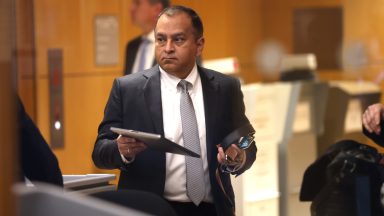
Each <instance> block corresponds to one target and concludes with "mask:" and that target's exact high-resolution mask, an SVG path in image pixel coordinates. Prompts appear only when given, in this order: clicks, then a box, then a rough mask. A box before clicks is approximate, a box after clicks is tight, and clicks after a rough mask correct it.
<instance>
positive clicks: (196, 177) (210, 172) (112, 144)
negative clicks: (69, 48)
mask: <svg viewBox="0 0 384 216" xmlns="http://www.w3.org/2000/svg"><path fill="white" fill-rule="evenodd" d="M155 41H156V42H155V53H156V61H157V62H158V64H159V65H156V66H154V67H152V68H150V69H148V70H145V71H143V72H139V73H134V74H131V75H127V76H123V77H120V78H117V79H115V81H114V83H113V87H112V90H111V93H110V96H109V99H108V102H107V105H106V108H105V110H104V118H103V120H102V122H101V123H100V125H99V128H98V136H97V139H96V142H95V146H94V149H93V153H92V159H93V161H94V163H95V165H96V166H97V167H99V168H102V169H116V168H118V169H120V178H119V183H118V188H119V189H133V190H143V191H148V192H152V193H155V194H157V195H159V196H162V197H164V198H165V199H166V200H167V201H168V202H169V203H170V205H171V206H172V207H173V208H174V209H175V211H176V212H177V213H178V215H182V216H189V215H209V216H213V215H220V216H227V215H228V216H230V215H234V212H235V202H234V191H233V188H232V184H231V178H230V174H234V175H240V174H242V173H243V172H244V171H245V170H247V169H249V168H250V167H251V166H252V164H253V162H254V161H255V159H256V150H257V149H256V145H255V143H254V142H253V141H251V142H249V146H248V148H244V149H240V148H239V147H237V145H236V144H232V145H231V144H229V147H228V148H226V149H223V148H222V147H221V145H220V144H221V142H222V141H223V140H224V138H225V137H226V136H227V135H228V134H230V133H231V132H232V131H234V130H236V129H237V128H240V127H242V126H243V125H249V120H248V119H247V117H246V116H245V106H244V102H243V94H242V92H241V88H240V82H239V80H238V79H237V78H234V77H230V76H227V75H224V74H222V73H219V72H216V71H213V70H209V69H205V68H202V67H200V66H198V65H197V64H196V60H197V58H198V57H199V56H200V55H201V53H202V51H203V48H204V43H205V39H204V36H203V24H202V21H201V19H200V17H199V16H198V15H197V14H196V12H195V11H194V10H192V9H190V8H187V7H183V6H172V7H168V8H166V9H165V10H164V11H163V12H162V13H160V15H159V18H158V21H157V24H156V27H155ZM111 127H118V128H125V129H132V130H138V131H144V132H149V133H156V134H161V135H162V136H164V137H165V138H167V139H169V140H171V141H173V142H175V143H178V144H179V145H181V146H184V147H186V148H188V149H190V150H192V151H194V152H196V153H198V154H199V155H201V157H200V158H193V157H189V156H184V155H178V154H171V153H165V152H160V151H155V150H152V149H150V148H147V147H146V145H145V144H144V143H142V142H140V141H138V140H136V139H134V138H131V137H125V136H118V135H117V134H115V133H113V132H111V131H110V128H111ZM228 152H230V154H229V153H228ZM227 153H228V155H229V157H230V159H228V155H227ZM228 161H236V162H237V164H238V165H239V166H236V169H232V170H228V169H225V170H222V169H218V167H220V166H221V165H225V164H227V163H228Z"/></svg>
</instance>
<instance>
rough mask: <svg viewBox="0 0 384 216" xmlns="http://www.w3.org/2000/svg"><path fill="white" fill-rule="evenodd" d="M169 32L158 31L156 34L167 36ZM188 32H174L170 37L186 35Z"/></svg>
mask: <svg viewBox="0 0 384 216" xmlns="http://www.w3.org/2000/svg"><path fill="white" fill-rule="evenodd" d="M166 35H167V34H165V33H161V32H157V33H156V36H161V37H164V36H166ZM185 35H186V34H185V33H184V32H178V33H174V34H171V35H170V37H179V36H185Z"/></svg>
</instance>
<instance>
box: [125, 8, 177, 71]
mask: <svg viewBox="0 0 384 216" xmlns="http://www.w3.org/2000/svg"><path fill="white" fill-rule="evenodd" d="M169 4H170V1H169V0H132V1H131V10H130V14H131V21H132V24H133V25H135V26H137V27H139V28H140V29H141V32H142V33H141V35H140V36H138V37H136V38H134V39H132V40H131V41H129V42H128V44H127V46H126V49H125V66H124V74H131V73H135V72H138V71H141V70H144V69H148V68H150V67H152V66H154V65H155V54H154V43H155V39H154V33H153V28H154V27H155V25H156V20H157V16H158V15H159V13H160V12H161V11H162V10H163V9H164V8H166V7H168V6H169Z"/></svg>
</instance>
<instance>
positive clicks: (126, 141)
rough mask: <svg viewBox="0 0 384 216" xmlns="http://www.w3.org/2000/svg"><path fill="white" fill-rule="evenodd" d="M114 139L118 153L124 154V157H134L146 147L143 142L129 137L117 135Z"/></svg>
mask: <svg viewBox="0 0 384 216" xmlns="http://www.w3.org/2000/svg"><path fill="white" fill-rule="evenodd" d="M116 141H117V147H118V149H119V152H120V154H122V155H124V157H126V158H134V157H135V156H136V155H137V154H138V153H140V152H142V151H144V150H145V149H146V148H147V146H146V145H145V144H144V143H142V142H138V141H136V139H134V138H131V137H126V136H121V135H120V136H119V137H117V139H116Z"/></svg>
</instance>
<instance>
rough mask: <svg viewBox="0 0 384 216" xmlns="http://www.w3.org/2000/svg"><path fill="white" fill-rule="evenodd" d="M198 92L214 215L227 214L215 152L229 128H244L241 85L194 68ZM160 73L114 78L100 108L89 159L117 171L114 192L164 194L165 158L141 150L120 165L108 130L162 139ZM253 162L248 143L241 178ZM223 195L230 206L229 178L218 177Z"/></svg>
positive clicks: (253, 148)
mask: <svg viewBox="0 0 384 216" xmlns="http://www.w3.org/2000/svg"><path fill="white" fill-rule="evenodd" d="M198 71H199V74H200V77H201V82H202V88H203V98H204V99H203V100H204V107H205V108H204V109H205V121H206V134H207V137H206V139H207V157H208V164H209V174H210V182H211V186H212V195H213V198H214V203H215V205H216V209H217V212H218V213H219V215H232V208H233V207H234V206H232V205H231V203H230V202H229V201H228V199H227V198H226V196H225V194H224V193H223V191H222V190H221V188H220V187H219V185H218V183H217V180H216V177H215V172H216V168H217V167H218V162H217V147H216V145H217V144H219V143H220V142H221V141H222V140H223V139H224V137H225V136H226V135H227V134H229V133H230V132H231V131H233V130H234V129H236V128H238V127H240V126H242V125H244V124H246V123H248V122H249V121H248V119H247V117H246V116H245V114H244V111H245V108H244V103H243V95H242V92H241V90H240V83H239V81H238V80H237V79H235V78H232V77H229V76H226V75H223V74H221V73H218V72H215V71H212V70H208V69H203V68H200V67H198ZM160 91H161V90H160V71H159V67H158V66H155V67H153V68H151V69H149V70H146V71H143V72H139V73H134V74H132V75H128V76H124V77H120V78H117V79H116V80H115V81H114V83H113V87H112V90H111V93H110V96H109V99H108V103H107V105H106V108H105V113H104V119H103V121H102V122H101V124H100V126H99V131H98V133H99V134H98V137H97V140H96V143H95V146H94V150H93V154H92V158H93V161H94V163H95V164H96V166H97V167H99V168H104V169H114V168H120V169H121V174H120V180H119V188H124V189H136V190H145V191H150V192H154V193H156V194H158V195H161V196H162V195H163V193H164V184H165V153H162V152H157V151H153V150H150V149H146V150H145V151H143V152H141V153H139V154H138V155H136V159H135V161H134V162H133V163H131V164H130V165H128V166H124V164H123V163H122V160H121V158H120V154H119V151H118V148H117V144H116V141H115V139H116V138H117V135H116V134H114V133H112V132H111V131H110V127H121V128H126V129H133V130H140V131H145V132H151V133H157V134H162V135H164V131H163V118H162V105H161V92H160ZM255 158H256V146H255V144H254V143H253V144H252V145H251V147H249V148H248V149H247V162H246V165H245V166H244V168H243V169H242V170H239V171H238V173H236V174H241V173H242V172H244V171H245V170H246V169H248V168H249V167H251V165H252V163H253V162H254V160H255ZM220 175H221V179H222V182H223V186H224V188H225V190H226V193H227V194H228V195H229V197H230V199H231V201H232V203H234V193H233V189H232V185H231V180H230V176H229V174H227V173H221V172H220Z"/></svg>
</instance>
